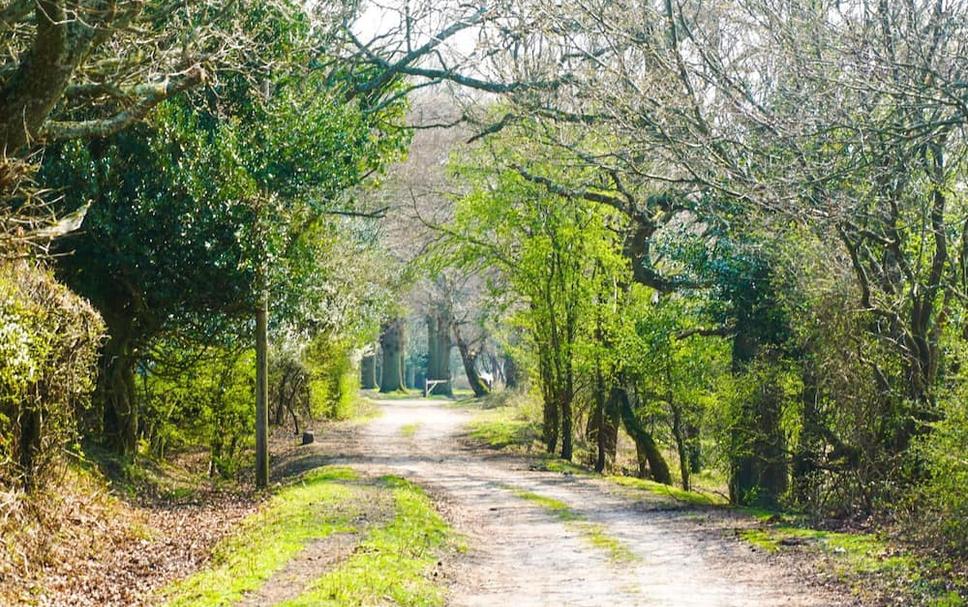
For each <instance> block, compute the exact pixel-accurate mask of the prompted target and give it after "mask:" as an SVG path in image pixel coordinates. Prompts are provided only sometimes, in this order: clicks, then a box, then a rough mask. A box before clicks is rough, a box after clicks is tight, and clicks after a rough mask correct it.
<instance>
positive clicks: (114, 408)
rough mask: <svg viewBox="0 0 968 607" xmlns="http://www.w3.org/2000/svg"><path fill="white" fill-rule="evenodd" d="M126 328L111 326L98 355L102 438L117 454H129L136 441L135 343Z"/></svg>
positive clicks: (98, 393) (98, 388)
mask: <svg viewBox="0 0 968 607" xmlns="http://www.w3.org/2000/svg"><path fill="white" fill-rule="evenodd" d="M128 334H129V333H128V331H126V330H119V329H117V328H114V330H113V331H112V332H111V337H110V338H109V339H108V342H107V344H105V346H104V351H103V352H102V354H101V369H100V373H99V374H98V386H97V395H98V400H99V401H100V403H101V405H102V407H103V413H102V414H103V420H104V437H105V440H106V442H107V445H108V446H109V447H110V448H111V449H112V450H113V451H115V452H116V453H118V454H120V455H124V456H130V455H133V454H134V453H135V449H136V447H137V442H138V402H137V397H136V395H135V381H134V369H135V364H136V360H135V355H134V346H133V344H132V343H131V340H130V339H129V338H128V337H127V335H128Z"/></svg>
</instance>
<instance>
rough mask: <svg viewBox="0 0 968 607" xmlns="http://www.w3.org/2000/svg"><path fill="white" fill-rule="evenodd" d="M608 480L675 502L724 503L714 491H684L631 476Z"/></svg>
mask: <svg viewBox="0 0 968 607" xmlns="http://www.w3.org/2000/svg"><path fill="white" fill-rule="evenodd" d="M605 478H606V479H608V480H609V481H610V482H613V483H615V484H616V485H621V486H623V487H630V488H632V489H638V490H641V491H647V492H649V493H653V494H656V495H662V496H665V497H670V498H672V499H674V500H676V501H677V502H684V503H687V504H692V505H693V506H723V505H726V503H727V502H726V498H724V497H722V496H721V495H717V494H715V493H700V492H698V491H686V490H685V489H680V488H679V487H675V486H673V485H663V484H662V483H657V482H655V481H650V480H647V479H644V478H635V477H632V476H619V475H611V476H606V477H605Z"/></svg>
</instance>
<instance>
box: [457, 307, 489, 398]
mask: <svg viewBox="0 0 968 607" xmlns="http://www.w3.org/2000/svg"><path fill="white" fill-rule="evenodd" d="M454 339H455V341H457V350H458V352H460V359H461V362H462V363H464V373H465V374H466V375H467V382H468V383H469V384H470V385H471V390H473V391H474V396H475V397H477V398H481V397H482V396H486V395H487V394H488V393H490V391H491V389H490V388H489V387H488V386H487V384H486V383H484V380H483V379H481V375H480V373H478V372H477V356H478V355H479V354H480V351H479V350H477V349H476V348H475V347H474V346H472V345H471V344H469V343H467V341H465V340H464V339H463V338H462V337H461V334H460V328H459V327H458V326H457V325H456V324H454Z"/></svg>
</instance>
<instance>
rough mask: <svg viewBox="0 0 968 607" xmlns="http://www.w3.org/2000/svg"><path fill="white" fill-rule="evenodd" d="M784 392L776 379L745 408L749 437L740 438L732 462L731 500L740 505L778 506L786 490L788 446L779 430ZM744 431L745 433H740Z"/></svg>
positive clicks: (759, 390) (761, 389) (744, 413)
mask: <svg viewBox="0 0 968 607" xmlns="http://www.w3.org/2000/svg"><path fill="white" fill-rule="evenodd" d="M782 393H783V389H782V388H781V387H780V386H779V385H778V384H777V379H776V378H774V377H770V378H767V380H766V381H765V382H764V384H763V385H761V386H759V389H758V390H757V394H756V395H754V397H753V400H752V402H750V403H747V404H746V406H745V407H744V409H743V413H742V419H744V420H748V424H749V426H748V428H747V429H746V430H745V432H748V435H746V436H742V437H740V441H741V442H740V443H739V444H738V445H737V446H736V447H737V449H736V450H737V451H738V453H737V454H736V455H734V457H733V462H732V474H731V479H730V483H729V496H730V500H731V501H732V502H734V503H737V504H744V505H758V506H767V507H772V506H775V505H776V504H777V503H778V501H779V498H780V496H781V495H782V494H783V492H784V491H786V488H787V483H788V479H787V462H786V445H785V441H784V439H783V433H782V432H781V430H780V413H781V411H780V410H781V406H782V398H783V395H782ZM740 432H744V430H742V429H741V430H740Z"/></svg>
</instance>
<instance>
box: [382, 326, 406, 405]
mask: <svg viewBox="0 0 968 607" xmlns="http://www.w3.org/2000/svg"><path fill="white" fill-rule="evenodd" d="M405 327H406V325H405V324H404V320H403V319H402V318H392V319H390V320H388V321H387V322H385V323H384V324H383V330H382V332H381V333H380V351H381V352H382V353H383V373H381V374H380V392H383V393H389V392H399V391H402V390H404V388H405V386H406V384H405V383H404V378H403V359H404V353H405V350H406V329H405Z"/></svg>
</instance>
